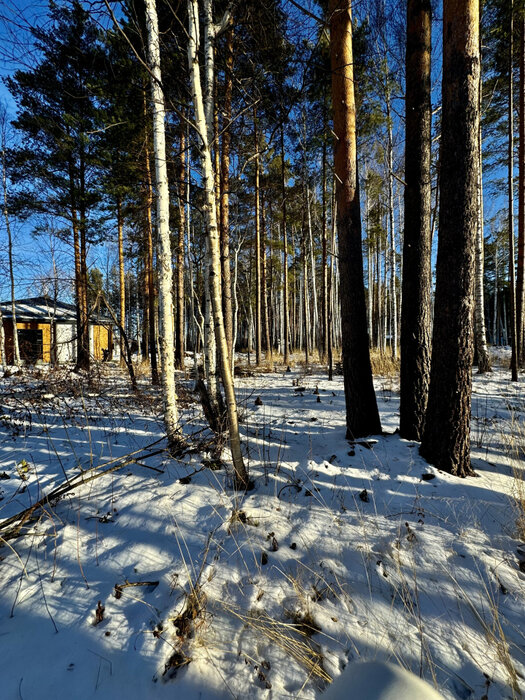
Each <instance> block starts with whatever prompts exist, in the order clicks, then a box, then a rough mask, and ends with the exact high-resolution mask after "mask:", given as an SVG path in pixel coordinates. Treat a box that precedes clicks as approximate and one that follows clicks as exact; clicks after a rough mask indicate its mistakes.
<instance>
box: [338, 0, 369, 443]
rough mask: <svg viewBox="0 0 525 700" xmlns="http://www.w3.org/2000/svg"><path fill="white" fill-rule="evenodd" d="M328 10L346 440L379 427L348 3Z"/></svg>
mask: <svg viewBox="0 0 525 700" xmlns="http://www.w3.org/2000/svg"><path fill="white" fill-rule="evenodd" d="M329 7H330V58H331V68H332V104H333V112H334V133H335V138H336V143H335V154H334V167H335V175H336V180H337V183H336V198H337V230H338V233H339V265H340V272H341V277H340V299H341V323H342V351H343V373H344V386H345V401H346V435H347V438H348V439H354V438H357V437H361V436H364V435H370V434H373V433H380V432H381V423H380V421H379V412H378V410H377V402H376V397H375V393H374V385H373V381H372V368H371V365H370V351H369V343H368V331H367V319H366V301H365V287H364V279H363V252H362V242H361V214H360V207H359V187H358V176H357V159H356V157H357V153H356V146H357V144H356V123H355V117H356V114H355V94H354V68H353V50H352V14H351V1H350V0H330V6H329Z"/></svg>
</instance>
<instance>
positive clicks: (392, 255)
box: [387, 89, 398, 359]
mask: <svg viewBox="0 0 525 700" xmlns="http://www.w3.org/2000/svg"><path fill="white" fill-rule="evenodd" d="M390 100H391V97H390V90H389V89H387V159H388V224H389V231H390V244H389V256H388V257H389V267H390V306H391V316H390V330H391V332H390V347H391V349H392V357H393V358H394V359H397V344H398V339H397V289H396V287H397V285H396V233H395V217H394V144H393V138H392V116H391V108H390Z"/></svg>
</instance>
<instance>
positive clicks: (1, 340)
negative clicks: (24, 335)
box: [0, 309, 14, 367]
mask: <svg viewBox="0 0 525 700" xmlns="http://www.w3.org/2000/svg"><path fill="white" fill-rule="evenodd" d="M13 331H14V326H13ZM6 364H7V356H6V352H5V333H4V317H3V316H2V311H1V309H0V365H2V367H5V366H6Z"/></svg>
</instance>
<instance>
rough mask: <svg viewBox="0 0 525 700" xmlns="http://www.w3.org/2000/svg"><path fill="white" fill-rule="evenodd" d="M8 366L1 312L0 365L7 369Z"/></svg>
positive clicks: (0, 313)
mask: <svg viewBox="0 0 525 700" xmlns="http://www.w3.org/2000/svg"><path fill="white" fill-rule="evenodd" d="M6 364H7V358H6V354H5V333H4V317H3V316H2V311H1V310H0V365H2V367H5V366H6Z"/></svg>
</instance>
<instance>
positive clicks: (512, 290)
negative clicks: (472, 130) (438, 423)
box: [508, 0, 518, 382]
mask: <svg viewBox="0 0 525 700" xmlns="http://www.w3.org/2000/svg"><path fill="white" fill-rule="evenodd" d="M513 39H514V2H513V0H510V27H509V101H508V162H509V181H508V195H509V312H510V313H509V315H510V318H509V323H510V341H511V360H510V371H511V378H512V381H513V382H517V381H518V343H517V337H516V336H517V333H516V263H515V259H514V256H515V252H514V80H513V77H514V76H513V72H514V41H513Z"/></svg>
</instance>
